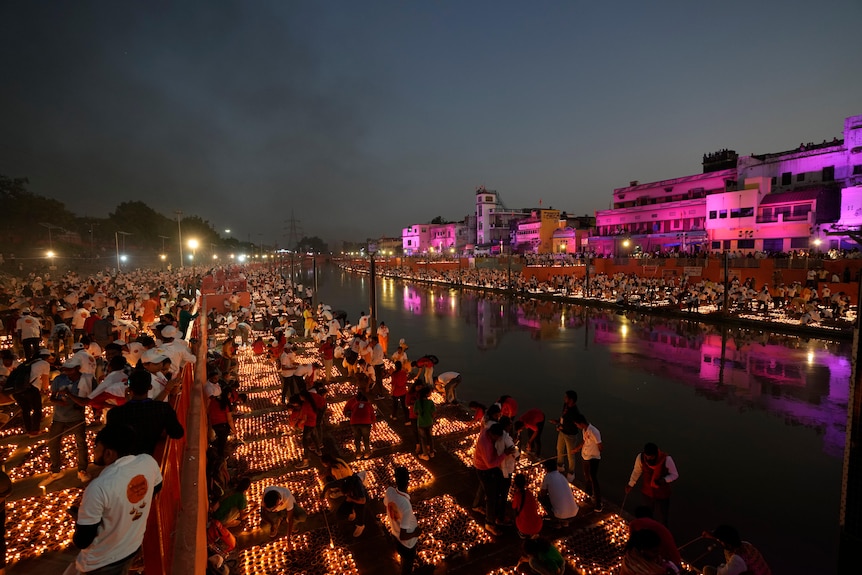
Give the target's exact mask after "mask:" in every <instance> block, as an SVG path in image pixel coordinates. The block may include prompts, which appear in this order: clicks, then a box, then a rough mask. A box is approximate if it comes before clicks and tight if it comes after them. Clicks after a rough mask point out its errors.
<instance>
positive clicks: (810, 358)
mask: <svg viewBox="0 0 862 575" xmlns="http://www.w3.org/2000/svg"><path fill="white" fill-rule="evenodd" d="M806 358H807V359H808V365H814V352H813V351H809V352H808V354H807V355H806Z"/></svg>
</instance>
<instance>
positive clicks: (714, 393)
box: [318, 267, 851, 573]
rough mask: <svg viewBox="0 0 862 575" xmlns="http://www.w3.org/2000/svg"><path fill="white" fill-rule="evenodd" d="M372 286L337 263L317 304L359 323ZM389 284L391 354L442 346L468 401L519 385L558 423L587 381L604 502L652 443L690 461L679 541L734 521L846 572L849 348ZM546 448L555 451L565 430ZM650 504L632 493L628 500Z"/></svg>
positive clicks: (324, 275)
mask: <svg viewBox="0 0 862 575" xmlns="http://www.w3.org/2000/svg"><path fill="white" fill-rule="evenodd" d="M369 281H370V280H369V277H368V276H363V275H353V274H350V273H347V272H343V271H341V270H339V269H337V268H335V267H323V268H322V269H321V270H320V274H319V280H318V284H319V291H318V296H319V300H320V301H324V302H326V303H328V304H330V305H332V307H333V309H343V310H345V311H347V314H348V318H349V319H351V320H353V321H356V319H357V317H358V316H359V312H360V311H366V312H367V310H368V307H369ZM377 282H378V283H377V305H378V312H377V315H378V318H379V321H384V322H386V325H388V326H389V328H390V330H391V335H390V346H389V347H390V349H389V353H390V354H391V353H392V351H394V348H395V347H396V346H397V342H398V340H399V339H400V338H405V339H406V340H407V343H408V344H409V346H410V348H409V350H408V355H409V356H410V357H411V358H413V359H415V358H417V357H419V356H421V355H423V354H426V353H432V354H434V355H437V356H438V357H439V358H440V364H439V365H438V366H437V369H436V370H435V371H436V372H437V373H440V372H442V371H450V370H452V371H458V372H461V373H462V374H463V383H462V384H461V386H460V387H459V389H458V395H459V399H461V400H462V401H464V402H466V401H469V400H477V401H480V402H482V403H485V404H489V403H492V402H493V401H495V400H496V398H497V397H499V396H500V395H502V394H508V395H511V396H513V397H514V398H515V399H516V400H517V401H518V403H519V406H520V411H521V412H523V411H525V410H526V409H529V408H531V407H538V408H540V409H542V410H543V411H544V412H545V413H546V414H547V417H548V418H549V419H550V418H556V417H559V412H560V408H561V405H562V399H563V393H564V391H565V390H567V389H574V390H576V391H577V392H578V394H579V396H580V399H579V403H578V406H579V408H580V410H581V411H582V412H583V413H584V415H586V417H587V418H588V419H589V420H590V422H591V423H592V424H593V425H595V426H596V427H597V428H598V429H599V430H600V431H601V434H602V440H603V444H604V451H603V453H602V465H601V471H600V476H599V479H600V482H601V485H602V492H603V495H604V498H605V499H607V500H609V501H612V502H614V503H616V504H617V505H620V504H621V503H622V502H623V497H624V486H625V484H626V482H627V480H628V477H629V474H630V472H631V468H632V464H633V463H634V459H635V456H636V455H637V453H638V452H639V451H640V449H641V448H642V447H643V444H644V443H645V442H647V441H652V442H655V443H657V444H658V445H659V447H660V448H662V449H663V450H665V451H667V452H668V453H669V454H670V455H672V456H673V458H674V460H675V462H676V463H677V466H678V467H679V471H680V479H679V480H678V481H677V482H676V483H675V484H674V492H673V499H672V504H671V512H670V528H671V530H672V531H673V533H674V534H675V536H676V538H677V543H678V544H680V545H682V544H683V543H686V542H688V541H690V540H692V539H694V538H695V537H697V536H698V535H699V534H700V533H701V531H702V530H703V529H712V528H714V527H715V526H716V525H718V524H721V523H726V524H730V525H733V526H735V527H737V529H739V531H740V534H741V535H742V537H743V539H746V540H749V541H751V542H752V543H754V544H755V545H756V546H757V547H759V548H760V550H761V552H762V553H763V554H764V556H765V557H766V558H767V560H768V561H769V563H770V565H771V566H772V569H773V572H774V573H830V572H834V571H835V570H836V566H837V554H838V532H839V529H838V513H839V498H840V489H841V471H842V457H843V450H844V439H845V425H846V418H847V399H848V389H849V381H850V369H851V366H850V347H851V346H850V344H849V343H846V342H829V341H825V340H816V339H802V338H798V337H794V336H783V335H776V334H769V333H762V332H755V331H750V330H742V329H726V330H724V332H723V331H722V329H721V328H720V327H717V326H709V325H706V324H700V323H696V322H681V321H672V320H667V319H661V318H655V317H652V318H651V317H649V316H643V315H640V314H635V313H627V314H624V315H620V314H617V313H615V312H613V311H607V310H601V309H595V308H584V307H582V306H576V305H569V304H556V303H550V302H513V301H511V300H508V299H506V298H505V297H503V296H500V295H496V294H483V293H482V292H477V291H471V290H463V291H459V290H453V289H448V288H440V287H429V286H425V285H419V284H417V285H411V284H407V283H404V282H401V281H396V280H393V279H388V278H387V279H380V278H378V280H377ZM722 357H724V361H722ZM542 443H543V446H542V447H543V455H545V456H549V455H552V454H553V449H554V445H555V443H556V433H555V432H554V431H553V429H550V428H548V427H546V429H545V432H544V436H543V441H542ZM578 476H579V477H582V473H581V470H580V469H579V470H578ZM639 499H640V497H639V492H637V491H636V490H634V491H632V493H631V495H630V496H629V497H628V500H627V502H626V509H627V510H628V511H632V510H633V509H634V507H635V506H636V505H637V504H638V502H639ZM688 558H689V559H692V557H690V556H689V557H688Z"/></svg>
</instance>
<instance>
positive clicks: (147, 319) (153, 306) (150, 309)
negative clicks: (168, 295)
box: [141, 292, 161, 329]
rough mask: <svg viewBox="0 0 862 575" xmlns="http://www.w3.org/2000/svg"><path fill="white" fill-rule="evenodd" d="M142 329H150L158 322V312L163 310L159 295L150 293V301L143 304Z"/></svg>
mask: <svg viewBox="0 0 862 575" xmlns="http://www.w3.org/2000/svg"><path fill="white" fill-rule="evenodd" d="M141 308H142V311H141V329H143V328H146V327H149V326H150V325H152V324H153V323H154V322H155V321H156V312H158V311H160V310H161V302H160V301H159V294H157V293H156V292H150V299H148V300H144V302H143V303H142V304H141Z"/></svg>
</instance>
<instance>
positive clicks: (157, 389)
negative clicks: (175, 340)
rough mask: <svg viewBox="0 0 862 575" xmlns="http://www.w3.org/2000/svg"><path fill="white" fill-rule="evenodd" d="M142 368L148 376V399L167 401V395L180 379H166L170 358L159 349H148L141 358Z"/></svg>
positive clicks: (168, 374)
mask: <svg viewBox="0 0 862 575" xmlns="http://www.w3.org/2000/svg"><path fill="white" fill-rule="evenodd" d="M141 364H142V365H143V368H144V369H145V370H146V371H147V372H148V373H149V374H150V385H151V388H150V391H149V393H148V395H149V397H150V398H152V399H155V400H156V401H167V397H168V394H169V393H170V392H171V391H172V390H173V389H174V388H175V387H176V386H177V385H178V384H179V382H180V378H179V377H175V378H172V379H168V377H169V376H170V368H171V358H169V357H168V356H167V354H165V352H164V350H162V349H161V348H159V347H154V348H153V349H148V350H147V351H145V352H144V354H143V355H142V356H141Z"/></svg>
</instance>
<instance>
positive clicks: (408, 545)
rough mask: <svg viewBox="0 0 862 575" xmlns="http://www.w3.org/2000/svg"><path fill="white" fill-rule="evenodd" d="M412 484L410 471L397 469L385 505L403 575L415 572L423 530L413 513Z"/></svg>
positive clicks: (384, 498) (402, 468)
mask: <svg viewBox="0 0 862 575" xmlns="http://www.w3.org/2000/svg"><path fill="white" fill-rule="evenodd" d="M409 483H410V471H409V470H408V469H407V468H406V467H396V468H395V486H394V487H392V486H391V485H390V486H389V487H387V488H386V494H385V495H384V496H383V505H384V506H385V507H386V517H387V519H388V521H389V532H390V533H391V534H392V536H393V537H394V538H395V542H396V549H397V551H398V555H399V557H401V575H409V574H410V573H412V572H413V562H414V561H415V560H416V543H417V542H418V541H419V534H420V533H421V529H420V528H419V523H418V522H417V521H416V515H414V513H413V505H412V504H411V503H410V495H408V493H407V486H408V484H409Z"/></svg>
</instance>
